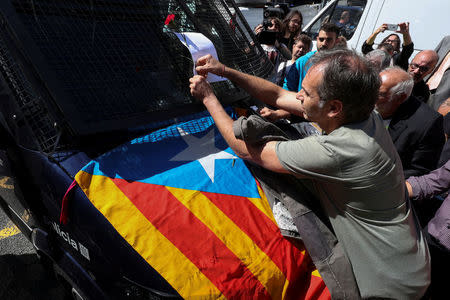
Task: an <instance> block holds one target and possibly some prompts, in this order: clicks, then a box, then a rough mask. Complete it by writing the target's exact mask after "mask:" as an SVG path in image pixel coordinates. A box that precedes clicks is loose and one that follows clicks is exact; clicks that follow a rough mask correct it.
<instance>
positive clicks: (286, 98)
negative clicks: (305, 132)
mask: <svg viewBox="0 0 450 300" xmlns="http://www.w3.org/2000/svg"><path fill="white" fill-rule="evenodd" d="M223 76H224V77H227V78H228V79H230V80H231V81H233V82H234V83H236V84H237V85H238V86H240V87H241V88H243V89H244V90H245V91H246V92H247V93H249V94H250V95H251V96H252V97H254V98H256V99H258V100H261V101H262V102H264V103H266V104H268V105H272V106H276V107H279V108H281V109H284V110H286V111H288V112H290V113H292V114H296V115H302V111H301V107H300V101H297V100H296V99H295V94H296V93H294V92H290V91H286V90H284V89H282V88H281V87H279V86H277V85H276V84H274V83H272V82H270V81H267V80H265V79H262V78H259V77H256V76H252V75H249V74H245V73H242V72H239V71H237V70H234V69H231V68H228V67H225V68H224V72H223Z"/></svg>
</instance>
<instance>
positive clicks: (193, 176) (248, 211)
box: [75, 115, 330, 299]
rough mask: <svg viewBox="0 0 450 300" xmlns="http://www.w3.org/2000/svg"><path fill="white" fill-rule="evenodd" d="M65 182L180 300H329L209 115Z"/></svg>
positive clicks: (142, 141) (129, 146)
mask: <svg viewBox="0 0 450 300" xmlns="http://www.w3.org/2000/svg"><path fill="white" fill-rule="evenodd" d="M75 179H76V181H77V183H78V184H79V186H80V187H81V188H82V190H83V191H84V193H85V194H86V196H87V197H88V199H89V201H91V203H92V204H93V205H94V206H95V207H96V208H97V209H98V210H99V211H100V212H101V213H102V214H103V215H104V216H105V218H106V219H107V220H108V221H109V222H110V223H111V225H112V226H113V227H114V228H115V230H117V232H118V233H119V234H120V235H121V236H122V237H123V238H124V239H125V240H126V241H127V242H128V243H129V244H130V245H131V246H132V247H133V248H134V250H135V251H137V252H138V253H139V254H140V255H141V256H142V258H144V259H145V261H147V262H148V264H149V265H150V266H151V267H152V268H154V269H155V270H156V271H157V272H158V273H160V274H161V276H162V277H163V278H164V279H165V280H166V281H167V282H168V283H169V284H170V285H171V286H172V287H173V288H174V289H175V290H176V291H177V292H178V293H179V294H180V295H181V296H182V297H183V298H187V299H193V298H194V299H197V298H201V299H216V298H234V299H330V294H329V292H328V290H327V288H326V286H325V284H324V283H323V281H322V279H321V278H320V275H319V274H318V272H317V271H316V270H315V269H314V266H313V264H312V262H311V259H310V258H309V256H308V255H307V254H306V253H305V251H304V250H303V251H302V249H298V248H296V247H295V246H294V245H293V244H291V243H290V242H289V241H288V240H287V239H285V238H284V237H283V236H282V235H281V233H280V230H279V228H278V226H277V224H276V222H275V220H274V218H273V215H272V212H271V209H270V206H269V204H268V202H267V199H266V197H265V195H264V192H263V191H262V190H261V188H260V186H259V185H258V183H257V181H256V180H255V178H254V177H253V176H252V175H251V173H250V172H249V170H248V169H247V167H246V165H245V163H244V161H243V160H241V159H239V158H238V157H237V156H236V155H235V154H234V153H233V151H232V150H231V149H230V148H229V147H228V146H227V144H226V143H225V141H224V140H223V138H222V136H221V135H220V133H219V131H218V130H217V128H216V127H215V125H214V122H213V120H212V118H211V117H210V116H206V115H204V116H203V117H199V118H197V119H195V120H193V121H189V122H184V123H180V124H177V125H173V126H170V127H167V128H165V129H162V130H158V131H155V132H153V133H151V134H149V135H146V136H143V137H140V138H137V139H134V140H132V141H130V142H129V143H126V144H124V145H122V146H120V147H118V148H116V149H114V150H112V151H110V152H108V153H106V154H104V155H102V156H100V157H99V158H98V159H96V160H93V161H91V162H90V163H89V164H88V165H86V166H85V167H84V168H83V169H82V170H81V171H80V172H79V173H78V174H77V175H76V177H75Z"/></svg>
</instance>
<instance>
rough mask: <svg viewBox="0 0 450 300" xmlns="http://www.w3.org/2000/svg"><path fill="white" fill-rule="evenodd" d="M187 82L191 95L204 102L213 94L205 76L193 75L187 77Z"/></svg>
mask: <svg viewBox="0 0 450 300" xmlns="http://www.w3.org/2000/svg"><path fill="white" fill-rule="evenodd" d="M189 83H190V84H189V88H190V90H191V95H192V96H194V97H195V98H196V99H197V100H200V101H202V102H203V103H204V102H205V101H206V100H207V99H208V98H210V97H211V96H214V91H213V90H212V88H211V86H210V85H209V83H208V82H207V81H206V78H205V76H201V75H195V76H194V77H192V78H190V79H189ZM214 98H215V96H214Z"/></svg>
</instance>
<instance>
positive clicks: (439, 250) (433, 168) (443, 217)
mask: <svg viewBox="0 0 450 300" xmlns="http://www.w3.org/2000/svg"><path fill="white" fill-rule="evenodd" d="M346 17H347V16H345V15H344V14H343V15H342V16H341V19H342V20H340V21H339V22H340V23H341V26H339V24H333V23H327V22H325V23H322V25H321V27H320V31H319V33H318V35H317V39H316V47H317V50H316V51H311V46H312V41H311V38H309V37H308V36H307V35H305V34H302V33H301V27H302V15H301V13H300V12H298V11H292V12H290V13H289V14H288V15H287V17H286V18H285V19H284V20H283V21H281V20H279V19H276V18H271V19H270V20H269V21H270V24H269V25H268V28H267V30H273V31H276V32H279V35H278V36H277V39H276V41H275V42H274V43H273V45H266V46H265V47H264V49H265V50H266V51H267V54H268V56H269V58H271V61H272V63H274V65H275V68H274V70H275V73H276V75H277V76H273V77H272V78H271V80H272V82H270V81H267V80H264V79H262V78H257V77H254V76H251V75H248V74H244V73H241V72H239V71H237V70H233V69H231V68H228V67H227V66H225V65H223V64H222V63H220V62H219V61H217V60H215V59H214V58H212V56H210V55H207V56H204V57H202V58H200V59H199V60H198V61H197V63H196V71H197V73H198V74H199V75H196V76H194V77H193V78H191V80H190V89H191V94H192V95H193V96H194V97H196V98H198V99H199V100H201V101H202V102H203V104H204V105H205V106H206V108H207V109H208V111H209V112H210V114H211V116H212V117H213V119H214V121H215V123H216V125H217V127H218V129H219V130H220V132H221V134H222V135H223V137H224V138H225V140H226V141H227V143H228V144H229V146H230V147H231V148H232V149H233V151H234V152H235V153H236V154H237V155H238V156H240V157H241V158H243V159H245V160H247V161H249V162H251V164H254V165H258V166H260V167H262V168H263V169H266V170H269V171H270V172H273V173H274V174H278V173H280V174H288V175H290V176H292V177H293V178H295V180H297V181H298V184H300V185H303V186H304V187H305V189H306V190H307V191H309V193H311V195H312V196H313V198H314V199H315V200H316V201H317V202H318V203H320V212H319V213H318V214H323V215H324V216H326V218H325V219H326V222H328V224H329V226H330V229H331V232H332V233H333V234H334V235H335V237H336V239H337V241H338V245H339V247H335V248H334V249H333V251H334V252H331V253H329V255H328V256H333V255H336V257H338V256H339V255H340V257H343V258H344V264H347V266H348V267H349V268H347V269H346V268H343V269H342V270H345V271H338V272H337V271H336V269H335V268H333V266H332V264H333V259H330V260H329V261H330V263H329V264H328V266H324V267H321V268H319V267H318V269H319V272H320V273H321V275H322V278H323V279H324V281H325V283H326V284H327V287H328V288H329V289H330V292H331V294H332V296H333V295H334V296H336V295H344V296H346V297H347V298H350V299H353V298H354V297H360V298H364V299H366V298H377V299H419V298H421V297H423V298H429V297H437V296H442V295H443V294H442V293H445V287H446V286H445V282H446V272H445V271H446V270H447V269H448V267H449V266H450V199H449V197H447V195H448V190H449V188H450V162H449V157H450V155H449V151H450V150H449V149H450V146H449V145H450V144H449V142H448V140H447V137H448V134H449V131H450V121H449V117H450V115H447V113H448V111H450V95H449V91H450V86H449V81H448V80H447V78H448V75H449V73H450V71H448V69H449V66H450V59H449V57H450V54H449V53H450V51H449V50H450V36H446V37H444V38H443V40H442V41H441V43H440V44H439V45H437V47H436V48H435V50H423V51H420V52H419V53H417V54H416V55H415V56H414V57H413V58H412V59H410V58H411V56H412V54H413V51H414V43H413V40H412V38H411V36H410V33H409V23H408V22H403V23H399V24H398V30H397V33H399V34H400V35H402V38H403V42H402V40H401V39H400V36H399V35H398V34H396V33H392V34H389V35H388V36H386V37H385V38H384V39H383V40H382V41H381V43H379V45H378V46H377V49H374V42H375V39H376V37H377V36H378V35H380V34H382V33H383V32H385V31H386V30H387V26H388V25H387V24H382V25H381V26H380V27H379V28H377V29H376V31H375V32H374V33H373V34H372V35H371V36H369V37H368V38H367V40H366V41H365V42H364V44H363V46H362V49H361V52H362V54H363V55H361V54H359V53H358V52H356V51H355V50H349V49H346V47H345V46H342V45H340V44H339V39H338V38H339V36H340V34H341V32H342V27H343V26H345V24H346ZM347 21H348V20H347ZM263 30H265V29H264V28H263V24H261V25H260V26H258V27H257V28H256V29H255V32H256V34H257V35H259V34H260V33H261V32H262V31H263ZM431 46H433V45H430V48H432V47H431ZM270 52H276V55H275V56H276V57H278V58H281V57H282V58H283V59H279V60H273V59H272V57H273V54H270ZM208 73H214V74H220V75H221V76H224V77H227V78H228V79H230V80H232V81H233V82H234V83H235V84H237V85H239V86H240V87H242V88H243V89H244V90H246V91H247V92H248V93H249V94H250V95H251V96H253V97H254V98H256V99H259V100H261V101H262V102H264V103H265V104H266V105H267V107H265V108H263V109H261V111H260V114H261V115H262V116H263V117H264V118H265V119H264V120H263V121H261V120H258V122H259V123H257V124H258V126H245V127H242V126H241V125H240V124H243V122H242V121H240V122H237V121H236V122H235V121H233V120H232V119H231V118H230V117H229V116H228V114H227V113H226V111H225V110H224V109H223V107H222V105H221V104H220V102H219V101H218V99H217V98H216V97H215V95H214V92H213V90H212V89H211V87H210V85H209V84H208V83H207V81H206V79H205V77H206V75H207V74H208ZM287 119H288V120H290V124H291V126H292V127H293V128H299V127H296V126H299V124H300V125H301V126H303V128H304V126H310V127H311V128H313V130H306V131H304V132H307V133H306V134H305V133H303V134H302V136H301V137H300V138H295V139H293V138H288V139H285V138H283V139H279V138H276V137H273V136H274V134H273V132H274V131H273V127H270V126H272V124H275V125H276V122H278V121H279V120H287ZM249 122H253V121H252V120H251V119H250V118H248V119H246V121H245V124H248V123H249ZM261 122H267V123H270V126H266V125H264V126H261ZM239 126H241V127H239ZM267 128H271V130H272V131H271V132H270V133H268V136H272V137H273V138H272V140H271V138H265V139H264V140H262V141H256V142H255V141H253V140H252V141H249V140H246V139H245V136H246V135H245V134H244V135H237V134H236V132H238V131H239V132H242V131H245V130H261V131H264V130H267ZM243 136H244V137H243ZM292 224H294V225H297V224H298V222H297V221H296V219H295V218H294V219H293V220H292ZM318 238H320V237H318ZM305 243H306V241H305ZM306 248H308V245H306ZM355 291H356V292H355ZM445 294H446V293H445ZM337 298H339V297H337Z"/></svg>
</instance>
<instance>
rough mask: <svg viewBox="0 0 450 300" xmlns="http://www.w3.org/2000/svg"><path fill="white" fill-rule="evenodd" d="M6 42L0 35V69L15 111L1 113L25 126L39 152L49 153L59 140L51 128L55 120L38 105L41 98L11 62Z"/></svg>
mask: <svg viewBox="0 0 450 300" xmlns="http://www.w3.org/2000/svg"><path fill="white" fill-rule="evenodd" d="M6 44H7V42H6V40H5V39H4V37H3V36H2V35H0V70H1V73H2V75H3V77H4V78H5V79H6V78H7V80H8V83H9V88H10V89H11V90H12V92H13V94H14V95H15V99H16V103H15V104H16V107H18V109H19V111H20V114H19V113H18V112H16V111H15V109H12V110H9V111H3V112H2V113H4V114H8V115H6V116H4V117H6V119H13V120H15V121H16V122H17V123H19V124H20V123H25V124H26V125H27V127H28V129H29V130H31V132H30V133H32V134H33V135H34V138H35V142H36V144H35V145H33V147H39V149H40V150H43V151H48V152H50V151H53V150H55V149H56V145H57V142H58V138H59V132H58V130H57V128H56V127H55V120H54V119H53V118H52V117H51V115H50V114H49V112H48V110H47V109H46V106H45V105H42V98H41V96H40V95H39V94H37V93H36V92H35V91H34V90H33V89H32V87H31V84H30V82H29V81H28V80H27V79H26V78H25V75H24V73H23V66H22V65H21V64H18V63H17V62H15V61H14V60H13V59H12V55H11V52H10V50H9V49H8V48H7V47H6Z"/></svg>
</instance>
